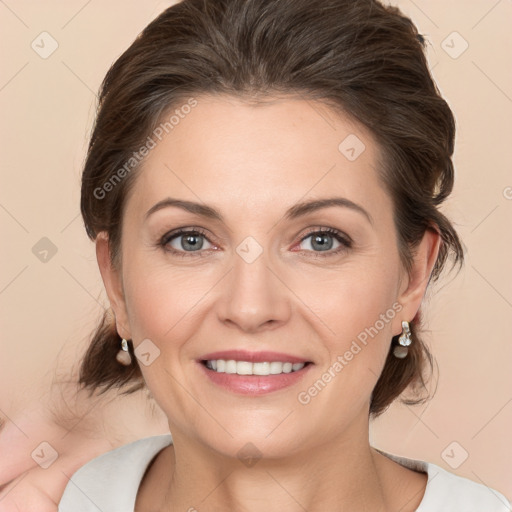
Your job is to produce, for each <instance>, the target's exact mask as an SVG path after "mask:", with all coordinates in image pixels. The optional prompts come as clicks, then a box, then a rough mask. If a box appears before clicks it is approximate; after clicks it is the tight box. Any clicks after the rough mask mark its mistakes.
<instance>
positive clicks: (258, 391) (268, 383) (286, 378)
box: [197, 362, 313, 395]
mask: <svg viewBox="0 0 512 512" xmlns="http://www.w3.org/2000/svg"><path fill="white" fill-rule="evenodd" d="M197 364H198V365H199V367H200V370H201V371H202V372H203V373H204V374H205V375H206V376H207V377H208V378H209V379H210V380H211V381H212V382H213V383H215V384H217V385H218V386H221V387H223V388H224V389H227V390H228V391H231V392H233V393H239V394H241V395H263V394H266V393H271V392H272V391H278V390H280V389H283V388H287V387H289V386H293V385H294V384H297V383H298V382H299V381H300V380H301V379H302V378H303V377H304V376H305V375H306V373H308V371H309V369H310V368H311V367H312V366H313V364H312V363H309V364H307V365H306V366H304V368H301V369H300V370H298V371H296V372H290V373H279V374H277V375H238V374H237V373H218V372H216V371H214V370H210V369H208V368H207V367H206V366H205V365H204V364H203V363H201V362H198V363H197Z"/></svg>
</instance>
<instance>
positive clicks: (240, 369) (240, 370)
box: [206, 359, 305, 375]
mask: <svg viewBox="0 0 512 512" xmlns="http://www.w3.org/2000/svg"><path fill="white" fill-rule="evenodd" d="M206 366H207V367H208V368H209V369H210V370H214V371H216V372H217V373H236V374H238V375H279V374H280V373H290V372H296V371H299V370H301V369H302V368H304V366H305V363H290V362H284V363H282V362H279V361H272V362H267V361H264V362H260V363H251V362H249V361H235V360H234V359H229V360H225V359H213V360H209V361H207V362H206Z"/></svg>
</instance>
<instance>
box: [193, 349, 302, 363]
mask: <svg viewBox="0 0 512 512" xmlns="http://www.w3.org/2000/svg"><path fill="white" fill-rule="evenodd" d="M216 359H225V360H227V361H229V360H230V359H234V360H235V361H248V362H250V363H263V362H265V361H268V362H270V363H271V362H273V361H280V362H290V363H307V362H311V361H309V360H308V359H305V358H303V357H299V356H293V355H291V354H285V353H283V352H270V351H267V350H264V351H260V352H249V351H247V350H222V351H220V352H211V353H209V354H206V355H204V356H202V357H201V358H200V360H201V361H212V360H216Z"/></svg>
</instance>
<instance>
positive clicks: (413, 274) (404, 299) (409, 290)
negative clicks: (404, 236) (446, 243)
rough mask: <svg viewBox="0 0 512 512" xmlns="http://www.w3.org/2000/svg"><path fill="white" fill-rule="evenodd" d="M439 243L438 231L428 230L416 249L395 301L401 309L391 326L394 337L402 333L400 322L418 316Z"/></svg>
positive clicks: (408, 320)
mask: <svg viewBox="0 0 512 512" xmlns="http://www.w3.org/2000/svg"><path fill="white" fill-rule="evenodd" d="M441 243H442V241H441V235H440V234H439V231H437V230H436V229H435V228H428V229H427V230H426V231H425V234H424V235H423V238H422V240H421V242H420V243H419V244H418V246H417V247H416V249H415V251H414V254H413V261H412V266H411V271H410V272H409V273H408V275H407V277H406V279H404V281H403V283H402V285H401V288H400V295H399V297H398V299H397V301H398V302H399V303H400V304H401V305H402V308H403V309H402V311H401V312H400V315H397V317H396V320H397V321H396V325H394V326H393V335H394V336H396V335H397V334H400V333H401V332H402V320H406V321H407V322H411V321H412V320H413V318H414V317H415V316H416V315H417V314H418V312H419V308H420V306H421V302H422V300H423V297H424V296H425V292H426V290H427V285H428V282H429V279H430V275H431V273H432V269H433V268H434V265H435V262H436V260H437V255H438V254H439V249H440V247H441ZM398 317H399V318H398Z"/></svg>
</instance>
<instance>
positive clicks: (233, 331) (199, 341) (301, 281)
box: [97, 96, 440, 512]
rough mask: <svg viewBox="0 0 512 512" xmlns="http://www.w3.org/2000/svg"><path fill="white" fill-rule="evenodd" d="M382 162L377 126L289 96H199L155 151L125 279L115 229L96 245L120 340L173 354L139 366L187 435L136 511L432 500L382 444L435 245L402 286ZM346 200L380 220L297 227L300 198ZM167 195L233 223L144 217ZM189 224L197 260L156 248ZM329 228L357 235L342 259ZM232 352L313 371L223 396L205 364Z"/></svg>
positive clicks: (364, 506) (315, 507)
mask: <svg viewBox="0 0 512 512" xmlns="http://www.w3.org/2000/svg"><path fill="white" fill-rule="evenodd" d="M350 134H355V135H357V137H358V138H359V139H360V140H362V141H363V142H364V144H365V147H366V149H365V150H364V151H363V153H362V154H361V155H360V156H359V157H358V158H357V159H356V160H355V161H349V160H348V159H347V158H346V157H345V156H344V155H343V154H342V153H341V152H340V151H339V150H338V146H339V144H340V142H341V141H343V140H344V139H345V138H346V137H347V136H348V135H350ZM378 156H379V154H378V147H377V145H376V143H375V141H374V140H373V138H372V137H371V135H370V133H369V132H368V131H367V130H366V129H365V128H364V127H362V126H360V125H359V124H357V123H355V122H354V121H351V120H350V119H348V118H346V117H341V116H339V115H335V114H334V113H333V112H332V111H329V109H328V108H327V107H325V106H323V105H322V104H320V103H318V102H308V101H304V100H301V99H292V98H280V99H274V101H272V102H269V103H268V104H265V105H259V106H254V105H250V104H248V103H246V102H243V101H240V100H238V99H235V98H231V97H216V98H213V97H206V96H204V97H199V98H198V105H197V106H196V107H195V108H194V109H193V111H192V112H191V113H190V114H189V115H188V116H187V117H186V118H185V119H183V120H181V121H180V123H179V125H177V126H175V127H174V129H173V130H172V131H170V132H169V134H168V135H167V136H166V137H165V138H164V139H163V140H162V141H161V142H159V143H158V145H157V146H156V147H155V148H154V149H152V150H151V152H150V154H149V155H148V157H147V159H146V161H145V163H144V167H143V169H142V171H141V173H140V175H139V176H138V177H137V180H136V183H135V186H134V188H133V189H132V191H131V193H130V195H129V197H128V199H127V202H126V205H125V211H124V217H123V229H122V247H121V250H122V253H121V254H122V265H121V267H120V268H117V269H116V268H113V267H111V265H110V264H109V247H108V243H107V239H106V237H105V236H104V234H103V233H102V234H100V235H99V237H98V239H97V256H98V263H99V266H100V270H101V274H102V278H103V280H104V283H105V287H106V290H107V293H108V296H109V299H110V301H111V304H112V307H113V309H114V312H115V315H116V322H117V329H118V332H119V334H120V335H121V336H122V337H123V338H126V339H131V340H132V341H133V344H134V347H135V348H137V347H138V346H139V345H140V344H141V342H142V341H143V340H145V339H149V340H151V343H152V344H154V345H151V346H152V347H153V346H156V347H157V348H158V350H159V351H160V354H159V356H158V357H157V358H156V359H154V361H152V363H151V364H150V365H148V366H145V365H141V369H142V372H143V375H144V379H145V381H146V383H147V386H148V387H149V389H150V391H151V393H152V394H153V396H154V398H155V400H156V401H157V403H158V404H159V406H160V407H161V408H162V409H163V411H164V412H165V414H166V415H167V417H168V419H169V428H170V430H171V432H172V434H173V439H174V446H173V447H170V448H169V449H166V450H163V451H162V452H161V453H160V454H159V455H158V457H157V458H156V459H155V461H154V464H153V465H152V466H151V468H150V470H149V471H148V472H147V474H146V477H145V479H144V481H143V485H142V486H141V489H140V491H139V495H138V499H137V510H145V509H146V510H147V509H148V507H152V509H155V510H188V509H189V508H190V507H196V508H197V510H200V511H201V512H203V511H213V510H244V511H247V512H252V511H257V510H262V509H263V508H264V509H265V510H267V511H268V512H270V511H274V510H288V511H292V512H293V511H296V510H297V511H298V510H303V509H304V508H305V509H307V510H308V511H309V512H317V511H325V510H352V511H353V510H372V511H375V510H401V511H403V512H405V511H407V510H414V509H415V508H416V506H417V505H418V504H419V502H420V501H421V497H422V495H423V492H424V487H425V484H426V476H425V475H423V474H420V473H415V472H413V471H410V470H407V469H405V468H403V467H401V466H400V465H398V464H396V463H394V462H392V461H389V459H387V458H385V457H383V456H381V455H379V454H377V453H376V452H375V450H373V449H372V448H371V447H370V445H369V440H368V428H369V427H368V409H369V403H370V397H371V392H372V389H373V388H374V386H375V383H376V382H377V379H378V376H379V375H380V373H381V371H382V368H383V365H384V362H385V358H386V355H387V353H388V350H389V345H390V342H391V338H392V336H394V335H397V334H399V333H400V332H401V330H402V328H401V321H402V320H407V321H411V320H412V318H413V317H414V316H415V315H416V313H417V311H418V309H419V307H420V304H421V301H422V298H423V296H424V293H425V289H426V285H427V282H428V277H429V275H430V272H431V270H432V267H433V264H434V262H435V258H436V257H437V253H438V250H439V243H440V240H439V236H438V234H437V233H436V232H434V231H427V233H426V234H425V237H424V239H423V241H422V242H421V244H420V245H419V247H418V248H417V251H416V252H415V259H414V265H413V269H412V272H411V275H410V276H409V275H407V274H406V272H405V271H404V269H403V267H402V265H401V260H400V257H399V253H398V249H397V234H396V231H395V227H394V223H393V209H392V203H391V199H390V197H389V196H388V194H387V192H386V190H385V189H384V188H383V186H382V184H381V182H380V181H379V178H378ZM334 196H336V197H344V198H347V199H349V200H350V201H353V202H354V203H357V204H358V205H360V206H361V207H362V208H364V209H365V210H366V212H367V213H368V215H369V217H370V218H371V221H370V220H368V218H367V217H366V216H365V215H363V214H361V213H360V212H357V211H355V210H353V209H350V208H346V207H343V208H342V207H330V208H325V209H322V210H317V211H315V212H311V213H309V214H308V215H306V216H303V217H300V218H297V219H294V220H287V219H286V218H285V212H286V210H287V209H288V208H290V207H292V206H294V205H295V204H296V203H297V202H301V201H308V200H313V199H323V198H330V197H334ZM167 197H173V198H178V199H182V200H188V201H194V202H198V203H203V204H207V205H209V206H211V207H213V208H215V209H216V210H217V211H218V212H220V214H221V215H222V217H223V219H224V220H223V221H219V220H214V219H210V218H205V217H201V216H199V215H196V214H193V213H190V212H186V211H184V210H182V209H179V208H177V207H167V208H163V209H160V210H159V211H157V212H155V213H153V214H152V215H150V216H149V217H147V218H146V217H145V215H146V212H148V210H149V209H150V208H151V207H152V206H154V205H155V204H156V203H157V202H159V201H161V200H163V199H165V198H167ZM177 228H186V229H191V230H192V229H193V228H201V229H202V230H204V232H205V233H206V235H205V237H202V236H200V237H199V239H200V241H202V242H203V246H202V248H200V249H199V250H196V251H194V250H193V249H190V248H188V249H187V247H188V246H186V245H185V248H184V246H183V245H182V242H183V243H185V244H186V242H187V240H186V237H183V236H181V237H179V236H178V237H177V238H174V239H173V240H172V241H169V242H168V243H167V245H166V247H162V246H161V245H159V241H160V239H161V238H162V237H163V235H165V234H166V233H169V232H170V231H172V230H176V229H177ZM324 228H333V229H336V230H338V231H340V232H341V233H344V234H345V235H348V236H349V237H350V238H351V239H352V241H353V242H352V246H351V247H349V248H345V249H344V250H343V251H342V252H340V253H338V254H334V252H335V251H336V250H337V249H338V248H339V247H342V245H341V244H340V242H338V241H337V240H336V239H335V238H329V235H327V243H330V242H331V241H332V244H333V245H332V248H330V249H329V250H328V251H325V252H324V251H322V250H321V249H318V247H317V246H313V245H312V243H313V241H314V236H313V237H312V236H308V235H311V234H314V233H317V232H318V229H324ZM246 237H253V238H254V239H255V240H256V241H257V243H258V244H259V245H260V246H261V248H262V251H263V252H262V253H261V255H260V256H259V257H258V258H257V259H256V260H255V261H253V262H252V263H247V262H246V261H245V260H244V259H243V258H242V257H241V256H240V255H239V254H238V253H237V251H236V249H237V247H238V246H239V245H240V244H241V243H242V242H243V241H244V240H245V239H246ZM173 248H174V249H175V250H176V251H181V254H185V257H180V256H179V255H175V254H173V253H171V252H170V251H171V249H173ZM199 253H201V254H202V255H200V254H199ZM326 253H330V255H329V256H323V257H322V255H323V254H326ZM397 303H398V304H399V305H400V312H399V313H398V314H396V315H395V317H394V318H393V319H392V320H390V321H388V322H387V323H385V325H384V327H383V328H382V329H381V330H380V331H379V333H378V335H376V336H375V337H373V338H372V339H371V341H370V342H369V343H368V344H367V345H366V346H365V347H364V348H363V349H362V350H361V351H360V352H359V353H358V354H357V355H356V356H354V358H353V359H352V361H350V362H349V363H348V364H347V365H346V366H345V367H344V368H343V370H342V371H341V372H339V373H338V374H337V375H336V377H335V378H333V379H332V381H331V382H330V383H329V384H328V385H327V386H325V388H324V389H323V390H322V391H321V392H320V393H318V395H317V396H315V397H314V398H313V399H312V400H311V401H310V402H309V403H308V404H307V405H304V404H302V403H300V402H299V401H298V399H297V395H298V393H299V392H301V391H304V390H307V389H308V388H309V387H310V386H312V385H313V383H314V382H315V381H316V380H317V379H319V378H320V377H321V375H322V374H323V373H324V372H325V371H327V370H328V368H329V367H331V366H332V365H333V363H334V362H335V361H336V358H337V356H338V355H342V354H344V353H345V352H346V351H347V350H349V348H350V346H351V343H352V341H353V340H355V339H356V337H357V335H358V334H359V333H361V332H362V331H364V329H365V328H368V327H370V326H373V325H375V323H376V321H377V320H378V319H379V318H380V315H381V314H383V313H385V312H386V311H388V310H390V309H392V307H393V304H397ZM237 348H243V349H246V350H249V351H261V350H271V351H278V352H286V353H290V354H294V355H297V356H300V357H302V358H304V359H306V360H309V361H312V362H313V363H314V366H313V367H312V368H310V370H309V372H308V374H307V375H306V376H305V377H304V378H303V379H302V380H301V381H300V382H299V383H298V384H296V385H293V386H291V387H288V388H285V389H282V390H279V391H275V392H272V393H269V394H266V395H260V396H244V395H239V394H235V393H232V392H230V391H227V390H224V389H222V388H219V387H218V386H216V385H215V384H213V383H212V382H211V381H210V380H209V379H208V378H207V377H205V376H204V375H203V373H202V372H201V371H200V368H199V366H198V363H197V362H196V360H197V359H199V358H201V356H202V355H204V354H206V353H208V352H212V351H217V350H224V349H237ZM153 350H154V349H153ZM249 442H250V443H252V444H253V445H254V446H255V447H257V449H258V450H259V451H260V452H261V454H262V458H261V459H259V460H258V462H257V463H256V464H255V465H254V466H252V467H247V466H246V465H245V464H243V463H241V460H240V459H239V456H238V452H239V450H241V449H242V448H243V447H244V446H245V445H246V444H247V443H249ZM334 481H335V482H336V485H332V482H334ZM201 500H203V501H201ZM303 507H304V508H303Z"/></svg>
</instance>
